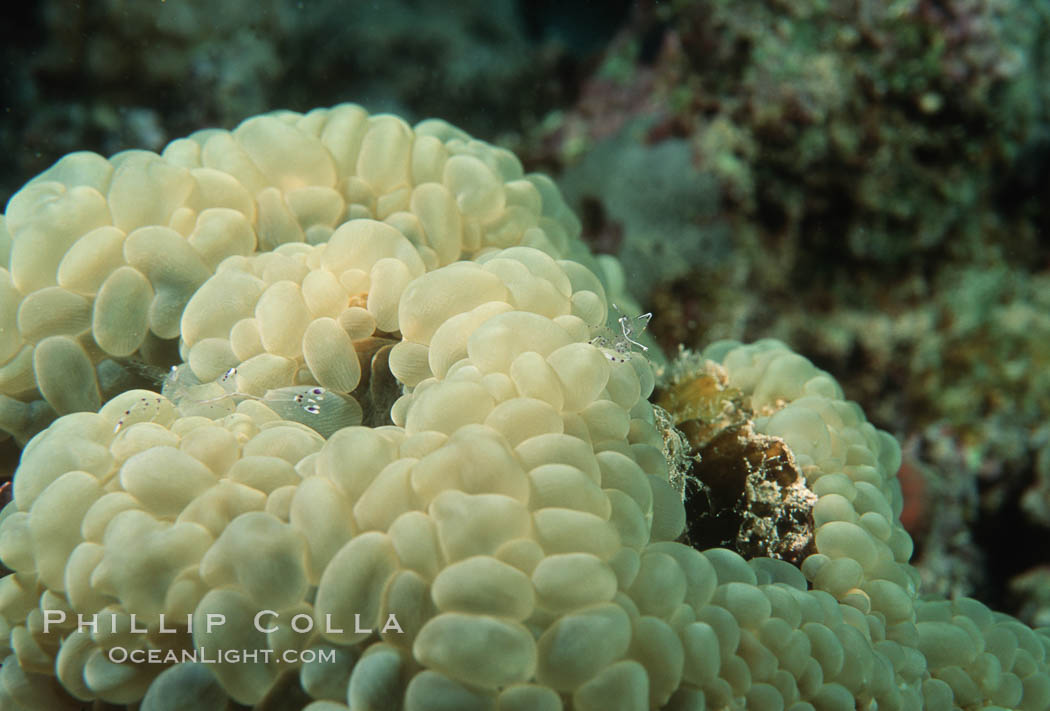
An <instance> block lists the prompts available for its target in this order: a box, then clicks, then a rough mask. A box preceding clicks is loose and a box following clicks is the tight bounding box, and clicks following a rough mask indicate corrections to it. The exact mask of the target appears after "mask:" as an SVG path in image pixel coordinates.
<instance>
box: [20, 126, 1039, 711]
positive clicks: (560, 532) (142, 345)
mask: <svg viewBox="0 0 1050 711" xmlns="http://www.w3.org/2000/svg"><path fill="white" fill-rule="evenodd" d="M579 232H580V227H579V223H578V222H577V220H576V218H575V217H574V216H573V215H572V213H571V212H570V211H569V210H568V208H567V207H566V205H565V203H564V202H563V200H562V198H561V195H560V193H559V191H558V190H557V188H556V187H555V185H554V184H553V182H552V181H551V180H550V179H548V178H547V177H545V176H542V175H535V174H531V175H526V174H524V173H523V170H522V167H521V164H520V163H519V162H518V160H517V159H516V158H515V157H514V156H513V155H512V154H510V153H509V152H507V151H505V150H502V149H499V148H495V147H493V146H491V145H488V144H485V143H482V142H480V141H476V140H473V139H471V137H470V136H468V135H466V134H465V133H463V132H462V131H460V130H458V129H456V128H454V127H452V126H450V125H448V124H447V123H444V122H442V121H436V120H430V121H424V122H422V123H420V124H417V125H416V126H414V127H413V126H409V125H408V124H407V123H405V122H404V121H402V120H401V119H399V118H397V117H395V116H391V115H369V114H368V113H366V112H365V111H364V110H363V109H362V108H360V107H358V106H354V105H341V106H337V107H335V108H332V109H318V110H316V111H312V112H310V113H307V114H298V113H292V112H279V113H274V114H270V115H265V116H260V117H256V118H252V119H250V120H247V121H245V122H244V123H242V124H241V125H240V126H239V127H238V128H236V129H235V130H234V131H232V132H228V131H222V130H208V131H200V132H198V133H195V134H193V135H192V136H190V137H189V138H186V139H180V140H176V141H173V142H172V143H170V144H169V145H168V146H167V147H166V148H165V149H164V151H163V153H162V154H161V155H159V156H158V155H156V154H153V153H149V152H145V151H127V152H124V153H120V154H118V155H116V156H114V157H113V158H111V159H108V160H107V159H104V158H102V157H100V156H98V155H95V154H90V153H74V154H71V155H68V156H66V157H65V158H63V159H62V160H60V161H59V162H58V163H56V164H55V165H54V166H53V167H52V168H51V169H49V170H48V171H46V172H45V173H43V174H42V175H40V176H39V177H37V178H35V179H34V180H32V181H31V182H30V183H29V184H27V185H26V186H25V187H24V188H22V190H21V191H19V192H18V193H17V194H16V195H15V196H14V197H13V198H12V199H11V201H10V203H9V204H8V206H7V211H6V214H5V215H4V216H3V217H2V218H0V255H2V258H3V263H4V264H5V265H7V269H0V427H2V429H3V430H4V431H5V432H6V433H8V434H9V436H11V437H13V438H14V439H15V440H16V441H17V442H19V443H20V444H24V449H23V452H22V455H21V461H20V463H19V466H18V469H17V472H16V473H15V476H14V480H13V487H12V488H13V500H12V501H11V503H9V504H8V505H7V506H6V507H5V508H4V509H3V512H2V513H0V558H2V560H3V563H4V565H5V566H7V568H8V569H9V570H10V571H12V572H10V573H9V574H8V575H6V576H5V577H3V578H2V579H0V629H2V636H0V639H2V640H3V642H2V644H3V646H4V655H5V657H6V659H5V660H4V663H3V667H2V669H0V708H3V709H12V710H16V711H17V710H19V709H25V710H27V711H45V710H47V711H51V710H59V709H80V708H98V709H102V708H113V707H114V706H118V707H125V706H126V707H127V708H131V709H139V710H140V711H175V710H176V709H190V708H192V709H201V710H205V711H217V710H219V709H233V708H244V707H253V708H257V709H300V708H305V709H309V711H337V710H339V709H342V710H343V711H346V710H347V709H352V710H353V711H358V710H364V709H404V710H405V711H453V710H455V711H473V710H478V711H482V710H485V711H557V710H558V709H565V710H568V709H574V710H576V711H592V710H593V711H621V710H622V711H636V710H637V711H642V710H644V709H669V710H674V711H686V710H689V711H703V710H704V709H722V708H727V709H743V708H747V709H754V710H757V711H784V710H790V711H809V710H817V711H831V710H833V709H835V710H837V709H841V710H842V711H851V710H854V709H860V710H871V711H874V710H875V709H878V710H879V711H889V710H892V709H920V708H925V709H930V710H937V711H940V710H944V711H947V710H949V709H953V708H961V709H977V708H989V709H993V708H1004V709H1024V710H1025V711H1039V710H1042V709H1047V708H1048V707H1050V669H1048V658H1050V631H1048V630H1046V629H1042V630H1032V629H1030V628H1028V627H1026V626H1025V625H1023V624H1021V623H1020V622H1018V621H1016V620H1014V619H1012V618H1010V617H1008V616H1006V615H1004V614H1001V613H997V612H993V611H991V610H989V609H988V608H987V607H985V606H984V605H983V604H981V603H979V602H977V601H975V600H971V599H966V598H962V599H957V600H943V599H927V598H925V597H923V595H922V591H921V590H920V589H919V588H918V575H917V574H916V571H915V570H914V569H913V568H912V567H910V566H909V564H908V560H909V557H910V555H911V552H912V544H911V540H910V538H909V536H908V534H907V533H906V532H905V531H904V529H903V528H902V527H901V525H900V523H899V520H898V518H899V515H900V512H901V507H902V499H901V489H900V486H899V484H898V482H897V479H896V472H897V469H898V467H899V465H900V448H899V446H898V445H897V443H896V442H895V441H894V440H893V438H892V437H891V436H889V435H888V434H887V433H885V432H881V431H878V430H876V429H875V428H874V427H873V426H872V425H870V424H869V423H868V422H867V421H866V419H865V416H864V414H863V412H862V411H861V410H860V408H859V407H858V406H857V405H856V404H854V403H852V402H847V401H845V400H844V399H843V395H842V391H841V389H840V388H839V386H838V385H837V383H836V382H835V381H834V380H833V379H832V378H831V376H829V375H828V374H827V373H825V372H822V371H820V370H818V369H817V368H816V367H814V366H813V365H812V364H811V363H810V362H809V361H808V360H806V359H805V358H803V357H802V356H799V355H796V354H794V353H792V352H791V351H789V350H788V349H787V348H786V347H785V346H784V345H782V344H780V343H778V342H775V341H761V342H758V343H755V344H752V345H741V344H739V343H730V342H719V343H715V344H712V345H711V346H709V347H708V348H707V349H706V350H704V351H703V352H702V353H683V354H680V357H679V358H678V360H677V361H676V362H675V363H674V364H672V365H671V366H668V367H666V368H657V367H656V366H655V365H654V363H653V362H651V361H650V359H649V357H648V356H649V355H652V354H648V353H646V350H645V347H644V346H643V345H642V343H643V339H642V336H641V335H640V332H641V330H642V329H643V328H644V326H645V323H646V318H645V317H644V316H639V313H640V309H638V307H637V305H636V304H634V303H632V301H631V299H630V298H629V297H628V296H627V295H626V293H625V292H626V290H625V286H624V276H623V273H622V270H621V268H620V266H619V265H618V264H617V263H616V262H615V260H613V259H611V258H609V257H594V256H592V255H590V254H589V253H588V252H587V249H586V248H585V246H584V245H583V243H582V242H581V241H580V239H579ZM613 305H616V306H617V307H619V309H620V310H621V311H616V310H614V309H613V308H612V307H613ZM658 316H659V315H657V317H658ZM150 367H154V368H157V369H161V372H164V371H166V370H168V369H169V368H170V369H171V370H170V372H169V373H168V376H167V377H166V378H165V379H164V382H163V386H162V387H159V388H158V386H157V384H156V382H154V383H153V385H152V387H153V388H157V389H159V390H161V392H154V391H153V390H152V389H148V388H146V387H142V386H143V385H149V382H150V381H149V380H146V379H143V378H142V373H143V371H145V370H148V368H150ZM657 381H659V386H658V387H657ZM654 388H655V392H654ZM654 402H655V403H656V404H654Z"/></svg>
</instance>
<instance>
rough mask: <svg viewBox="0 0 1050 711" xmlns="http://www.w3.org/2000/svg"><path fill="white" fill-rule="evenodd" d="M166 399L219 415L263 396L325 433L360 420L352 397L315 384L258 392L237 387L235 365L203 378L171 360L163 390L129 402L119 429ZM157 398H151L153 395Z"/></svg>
mask: <svg viewBox="0 0 1050 711" xmlns="http://www.w3.org/2000/svg"><path fill="white" fill-rule="evenodd" d="M164 399H167V400H170V401H171V402H172V403H173V404H174V405H175V407H177V408H178V410H179V412H181V413H182V414H183V415H203V416H205V417H212V418H217V417H223V416H225V415H228V414H230V413H231V412H233V411H234V410H235V409H236V407H237V404H238V403H240V402H244V401H245V400H254V401H257V402H261V403H262V404H264V405H266V406H267V407H269V408H270V409H271V410H273V411H274V412H275V413H277V414H278V415H279V416H280V417H281V418H282V419H285V420H292V421H294V422H300V423H302V424H304V425H307V426H308V427H311V428H313V429H314V430H316V431H317V432H319V433H320V434H321V435H322V436H325V437H328V436H330V435H331V434H332V433H333V432H335V431H336V430H339V429H342V428H343V427H349V426H351V425H358V424H361V421H362V419H363V415H362V411H361V406H360V405H359V404H358V403H357V401H356V400H354V399H353V398H351V397H348V396H345V395H340V394H339V393H336V392H332V391H330V390H326V389H325V388H322V387H320V386H318V385H297V386H291V387H284V388H275V389H271V390H267V391H266V393H265V394H264V395H262V396H259V395H253V394H250V393H245V392H240V391H239V390H237V369H236V368H230V369H229V370H227V371H226V372H225V373H223V374H222V376H220V377H219V378H218V379H216V380H214V381H211V382H201V380H200V379H199V378H198V377H197V376H196V374H195V373H194V372H193V371H192V370H191V369H190V367H189V365H187V364H185V363H183V364H182V365H177V366H172V368H171V370H169V371H168V373H167V375H165V376H164V379H163V382H162V383H161V395H160V396H156V398H154V399H153V400H151V399H150V398H149V397H143V398H141V399H140V401H139V402H136V403H135V404H133V405H132V406H131V407H129V408H128V409H127V410H126V411H125V412H124V414H123V416H122V417H121V419H120V420H119V421H118V422H117V426H116V428H115V429H114V432H118V431H120V430H121V428H123V427H124V426H125V424H126V423H127V422H128V421H129V420H130V419H134V420H135V421H141V419H142V417H143V416H144V413H145V412H146V411H147V410H149V409H151V408H152V409H155V410H159V408H160V404H161V403H162V402H163V401H164ZM154 400H155V401H154Z"/></svg>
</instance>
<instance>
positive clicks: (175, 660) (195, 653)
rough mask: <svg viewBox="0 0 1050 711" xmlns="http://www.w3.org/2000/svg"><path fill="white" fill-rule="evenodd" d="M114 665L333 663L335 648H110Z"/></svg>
mask: <svg viewBox="0 0 1050 711" xmlns="http://www.w3.org/2000/svg"><path fill="white" fill-rule="evenodd" d="M106 656H107V657H108V658H109V661H111V662H113V663H114V664H124V663H131V664H180V663H183V664H184V663H187V662H193V663H197V664H220V663H221V664H269V663H270V662H276V661H280V662H284V663H285V664H296V663H303V664H314V663H318V662H319V663H321V664H333V663H335V650H334V649H285V650H282V651H281V652H280V653H278V652H277V651H275V650H273V649H209V648H207V647H198V648H196V649H178V650H176V649H127V648H126V647H113V648H111V649H109V650H108V651H107V652H106Z"/></svg>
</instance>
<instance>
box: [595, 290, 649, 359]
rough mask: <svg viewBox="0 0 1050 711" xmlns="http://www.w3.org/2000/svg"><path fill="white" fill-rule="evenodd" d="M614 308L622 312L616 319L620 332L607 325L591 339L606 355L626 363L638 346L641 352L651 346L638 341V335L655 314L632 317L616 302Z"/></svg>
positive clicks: (617, 311)
mask: <svg viewBox="0 0 1050 711" xmlns="http://www.w3.org/2000/svg"><path fill="white" fill-rule="evenodd" d="M613 308H614V309H616V313H618V314H620V317H619V318H618V319H616V323H617V325H619V327H620V332H619V333H616V332H615V331H614V330H613V329H612V328H608V327H606V328H604V329H602V331H601V332H600V333H599V334H598V335H597V336H595V337H594V338H592V339H591V343H592V344H593V345H595V346H597V347H598V348H600V349H601V351H602V353H604V354H605V357H606V358H608V359H609V360H610V361H612V362H613V363H626V362H627V361H629V360H630V359H631V354H632V353H634V352H635V349H636V348H637V349H638V351H640V352H641V353H646V352H648V351H649V347H648V346H646V345H645V344H643V343H641V342H640V341H638V340H637V339H636V336H639V335H641V333H642V332H643V331H645V329H646V327H647V326H648V325H649V321H650V320H652V318H653V314H652V312H651V311H650V312H649V313H644V314H641V315H639V316H633V317H632V316H628V315H626V314H624V313H623V312H622V311H620V308H619V307H618V306H617V305H616V304H613Z"/></svg>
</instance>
